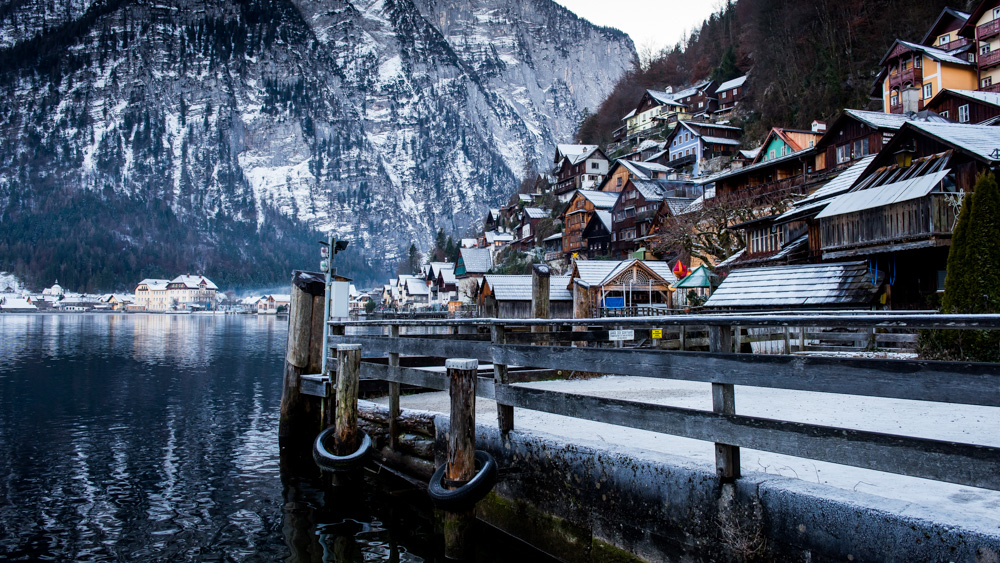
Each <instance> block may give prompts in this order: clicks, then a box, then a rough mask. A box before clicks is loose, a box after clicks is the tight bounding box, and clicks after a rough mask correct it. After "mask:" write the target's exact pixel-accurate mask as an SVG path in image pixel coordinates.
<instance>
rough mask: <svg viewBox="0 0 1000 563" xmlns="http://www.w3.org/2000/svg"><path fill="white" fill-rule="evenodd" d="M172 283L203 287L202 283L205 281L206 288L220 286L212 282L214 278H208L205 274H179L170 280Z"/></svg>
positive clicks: (188, 286)
mask: <svg viewBox="0 0 1000 563" xmlns="http://www.w3.org/2000/svg"><path fill="white" fill-rule="evenodd" d="M170 283H179V284H183V285H184V287H186V288H188V289H198V288H199V287H201V284H202V283H204V284H205V289H219V286H217V285H215V284H214V283H212V280H210V279H208V278H206V277H205V276H191V275H183V276H177V277H176V278H174V279H172V280H170Z"/></svg>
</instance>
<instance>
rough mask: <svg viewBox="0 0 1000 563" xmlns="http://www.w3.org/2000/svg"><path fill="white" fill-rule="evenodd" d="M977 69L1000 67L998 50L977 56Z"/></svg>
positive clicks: (999, 51) (999, 52)
mask: <svg viewBox="0 0 1000 563" xmlns="http://www.w3.org/2000/svg"><path fill="white" fill-rule="evenodd" d="M978 62H979V68H988V67H991V66H997V65H1000V50H997V51H991V52H989V53H987V54H985V55H979V59H978Z"/></svg>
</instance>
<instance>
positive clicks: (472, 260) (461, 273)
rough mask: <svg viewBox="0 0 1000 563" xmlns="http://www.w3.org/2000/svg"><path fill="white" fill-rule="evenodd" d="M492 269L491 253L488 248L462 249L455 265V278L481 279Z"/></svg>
mask: <svg viewBox="0 0 1000 563" xmlns="http://www.w3.org/2000/svg"><path fill="white" fill-rule="evenodd" d="M492 268H493V253H492V252H490V249H489V248H463V249H461V250H459V255H458V263H457V264H455V278H457V279H460V280H461V279H465V278H481V277H483V276H484V275H486V272H489V271H490V270H491V269H492Z"/></svg>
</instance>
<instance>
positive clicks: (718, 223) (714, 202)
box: [651, 193, 789, 264]
mask: <svg viewBox="0 0 1000 563" xmlns="http://www.w3.org/2000/svg"><path fill="white" fill-rule="evenodd" d="M788 204H789V202H788V201H787V200H786V199H784V198H783V197H782V196H781V195H779V194H764V195H758V196H755V197H746V196H745V195H743V194H736V193H734V194H725V195H721V196H716V197H712V198H707V199H705V200H704V201H703V202H702V203H701V205H700V206H694V209H690V210H688V211H687V213H684V214H681V215H678V216H676V217H664V218H662V219H661V222H660V228H659V234H658V235H657V236H656V237H655V238H654V239H653V241H652V245H651V246H652V248H653V250H654V251H655V252H658V253H659V252H669V251H680V250H683V251H685V252H687V253H688V254H689V255H691V256H692V257H696V258H699V259H700V260H701V261H702V262H705V263H706V264H717V263H718V262H721V261H722V260H725V259H726V258H729V257H730V256H732V255H733V254H735V253H736V252H738V251H739V250H740V249H742V248H745V247H746V239H745V237H744V236H743V231H742V230H739V229H733V228H732V227H733V225H738V224H740V223H745V222H747V221H752V220H754V219H760V218H762V217H767V216H770V215H775V214H777V213H782V212H784V211H785V210H786V209H788Z"/></svg>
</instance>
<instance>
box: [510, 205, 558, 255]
mask: <svg viewBox="0 0 1000 563" xmlns="http://www.w3.org/2000/svg"><path fill="white" fill-rule="evenodd" d="M550 213H551V210H549V209H543V208H541V207H525V208H524V209H523V210H522V211H521V221H520V227H519V228H518V232H517V235H518V236H519V237H520V238H518V239H517V240H516V241H515V245H516V247H517V249H518V250H521V251H528V250H531V249H532V248H534V247H535V233H536V232H537V230H538V223H539V222H540V221H542V220H543V219H548V218H549V214H550Z"/></svg>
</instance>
